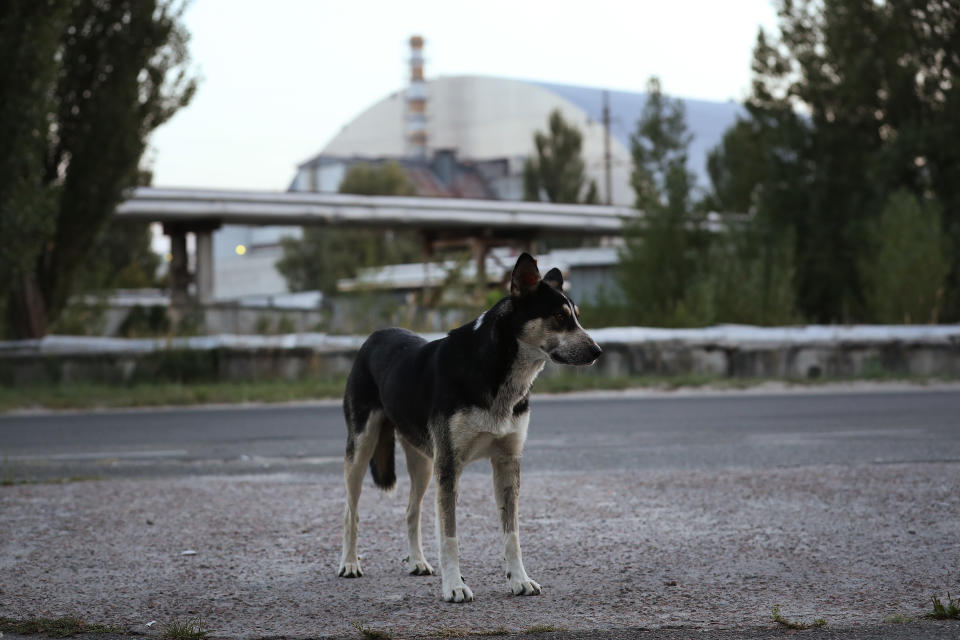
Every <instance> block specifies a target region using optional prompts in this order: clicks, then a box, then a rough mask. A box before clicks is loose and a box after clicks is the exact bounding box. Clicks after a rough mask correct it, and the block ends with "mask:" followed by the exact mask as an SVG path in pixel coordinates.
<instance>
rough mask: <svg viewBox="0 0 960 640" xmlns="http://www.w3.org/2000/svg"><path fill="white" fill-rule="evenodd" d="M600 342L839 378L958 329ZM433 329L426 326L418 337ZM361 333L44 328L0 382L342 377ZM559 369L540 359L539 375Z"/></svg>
mask: <svg viewBox="0 0 960 640" xmlns="http://www.w3.org/2000/svg"><path fill="white" fill-rule="evenodd" d="M591 333H592V334H593V335H594V337H595V338H596V339H597V342H599V343H600V345H601V346H602V347H603V348H604V355H603V356H602V357H601V358H600V360H599V361H598V363H597V365H596V366H594V367H590V368H586V369H581V370H580V371H581V373H582V375H596V376H610V377H614V376H627V375H634V376H640V375H656V376H680V375H691V374H693V375H710V376H719V377H730V378H779V379H811V378H848V377H860V376H872V375H881V374H895V375H903V376H947V377H950V376H960V326H958V325H938V326H875V325H870V326H850V327H834V326H808V327H747V326H740V325H724V326H718V327H709V328H706V329H650V328H642V327H628V328H610V329H597V330H594V331H591ZM441 335H442V334H431V335H426V336H424V337H426V338H427V339H435V338H438V337H441ZM363 340H364V338H363V337H362V336H331V335H327V334H317V333H301V334H290V335H282V336H249V335H244V336H240V335H217V336H198V337H191V338H172V339H119V338H98V337H77V336H47V337H45V338H43V339H40V340H23V341H10V342H0V384H3V385H5V386H14V387H15V386H18V385H26V384H50V383H59V382H115V383H121V382H123V383H130V382H138V381H182V382H187V383H189V382H194V381H210V380H230V381H240V380H258V379H270V378H283V379H291V380H292V379H301V378H306V377H311V376H319V377H324V376H335V375H343V374H345V373H346V372H348V371H349V370H350V366H351V364H352V362H353V358H354V356H355V354H356V352H357V350H358V349H359V348H360V345H361V344H362V343H363ZM560 370H561V367H557V366H554V365H549V366H548V367H547V371H546V372H545V375H556V374H557V373H558V371H560Z"/></svg>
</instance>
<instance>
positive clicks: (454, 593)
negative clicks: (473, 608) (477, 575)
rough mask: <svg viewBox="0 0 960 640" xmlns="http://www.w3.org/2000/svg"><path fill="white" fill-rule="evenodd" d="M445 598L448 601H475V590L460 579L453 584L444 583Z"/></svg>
mask: <svg viewBox="0 0 960 640" xmlns="http://www.w3.org/2000/svg"><path fill="white" fill-rule="evenodd" d="M443 599H444V600H446V601H447V602H473V591H471V590H470V587H468V586H467V585H466V583H465V582H464V581H463V579H460V580H458V581H456V582H454V583H453V584H450V585H447V584H444V585H443Z"/></svg>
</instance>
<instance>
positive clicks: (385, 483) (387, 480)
mask: <svg viewBox="0 0 960 640" xmlns="http://www.w3.org/2000/svg"><path fill="white" fill-rule="evenodd" d="M395 440H396V436H395V435H394V427H393V423H392V422H390V421H389V420H386V419H384V420H383V422H382V423H380V435H379V436H378V437H377V445H376V448H374V450H373V457H372V458H370V473H371V475H373V484H375V485H377V487H378V488H380V489H383V490H384V491H392V490H393V488H394V487H396V486H397V471H396V468H395V466H394V449H395Z"/></svg>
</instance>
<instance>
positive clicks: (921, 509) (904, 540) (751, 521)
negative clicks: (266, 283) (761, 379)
mask: <svg viewBox="0 0 960 640" xmlns="http://www.w3.org/2000/svg"><path fill="white" fill-rule="evenodd" d="M399 475H400V482H399V487H398V489H397V491H396V492H394V493H392V494H383V493H380V492H378V491H376V490H375V489H373V487H372V485H371V484H370V481H369V479H368V480H367V483H366V485H365V488H364V493H363V496H362V498H361V506H360V517H361V520H360V552H361V555H362V560H361V563H362V566H363V570H364V577H363V578H361V579H355V580H346V579H342V578H337V577H336V569H337V563H338V560H339V553H340V535H341V527H342V512H343V485H342V479H341V478H340V476H339V474H338V473H337V472H336V469H335V465H326V466H325V467H324V468H322V469H318V471H317V472H316V473H311V474H303V475H291V474H277V475H262V476H235V477H222V476H221V477H192V478H182V479H145V480H105V481H93V482H75V483H71V484H66V485H48V484H34V485H17V486H7V487H0V575H2V580H0V616H8V617H18V616H23V615H38V616H49V617H55V616H61V615H79V616H82V617H83V618H85V619H87V620H89V621H93V622H99V623H107V624H114V625H118V626H121V627H123V628H127V629H130V630H131V631H140V632H146V631H148V628H147V627H146V626H145V624H146V623H148V622H150V621H158V624H163V623H165V622H168V621H171V620H174V619H181V620H182V619H185V618H188V617H192V616H197V615H202V616H203V617H204V619H205V620H206V622H207V624H208V626H209V627H210V628H211V629H212V630H213V633H214V635H215V636H221V637H239V638H259V637H265V636H284V637H293V638H306V637H322V636H343V635H351V636H353V637H359V636H358V633H357V631H356V629H355V624H357V623H360V624H362V625H364V626H365V627H366V628H369V629H375V630H382V631H386V632H389V633H392V634H394V635H396V636H399V637H408V636H412V635H431V634H436V633H437V632H441V631H449V630H453V629H458V630H463V631H472V632H480V631H491V630H496V629H501V628H505V629H507V630H510V631H522V630H525V629H529V628H530V627H532V626H534V625H551V626H554V627H561V628H566V629H570V630H589V629H607V630H610V629H617V628H627V627H646V628H652V629H656V628H665V627H672V626H682V627H684V628H689V629H703V630H712V629H720V628H728V629H729V628H731V627H734V628H737V627H743V628H747V627H758V626H759V627H762V626H765V625H766V626H771V627H772V626H774V625H773V623H772V622H771V613H772V610H773V607H774V606H775V605H779V607H780V611H781V613H782V614H783V615H784V616H785V617H787V618H790V619H792V620H801V621H805V622H811V621H813V620H814V619H816V618H823V619H824V620H825V621H826V623H827V628H831V627H845V628H849V627H857V626H860V625H878V624H880V623H881V622H882V621H883V619H884V618H886V617H887V616H891V615H895V614H902V615H906V616H917V615H921V614H923V613H924V612H926V611H929V610H930V597H931V596H933V595H940V596H941V597H944V596H946V593H947V592H948V591H950V592H951V593H953V594H958V593H960V571H958V567H960V535H958V532H960V490H958V487H960V478H958V466H957V465H956V464H943V463H931V464H890V465H882V464H876V465H867V466H859V467H841V466H814V467H796V468H786V469H775V470H736V469H734V470H726V471H722V472H710V473H708V472H691V471H682V470H674V471H660V472H644V471H635V472H618V473H613V474H602V473H595V472H592V473H556V474H554V473H546V472H540V473H530V474H527V475H526V476H525V477H524V480H523V486H522V489H521V506H520V509H521V542H522V544H523V551H524V560H525V563H526V567H527V571H528V573H529V574H530V575H531V577H533V578H534V579H535V580H537V581H539V582H540V584H541V585H543V595H541V596H536V597H515V596H511V595H510V594H509V589H508V588H507V585H506V580H505V579H504V577H503V572H502V569H501V542H500V535H499V533H498V521H497V516H496V511H495V507H494V503H493V498H492V495H491V481H490V477H489V474H488V473H484V472H483V467H480V466H477V467H471V469H468V472H467V473H466V474H465V475H464V477H463V479H462V483H461V494H460V500H459V505H458V521H459V525H458V530H459V534H460V548H461V567H462V570H463V573H464V576H465V578H466V581H467V584H468V585H470V587H471V588H472V589H473V591H474V593H475V594H476V598H477V599H476V601H475V602H473V603H470V604H461V605H455V604H447V603H444V602H442V601H441V600H440V579H439V577H437V576H433V577H414V576H409V575H407V572H406V570H405V565H404V564H403V563H402V562H401V559H402V558H403V556H404V555H406V542H405V535H406V534H405V527H404V509H405V505H406V495H407V489H408V486H409V485H408V481H407V479H406V477H405V476H404V474H403V473H401V474H399ZM432 499H433V491H432V489H431V491H430V492H429V493H428V495H427V498H426V504H432ZM424 534H425V548H426V550H427V556H428V559H429V560H430V561H431V562H432V563H433V564H434V567H435V568H436V567H437V566H438V563H437V562H436V553H435V545H434V541H433V514H432V508H427V509H425V522H424ZM187 550H193V551H195V552H196V553H195V554H189V555H184V554H183V552H184V551H187ZM156 627H157V625H155V626H154V629H155V628H156Z"/></svg>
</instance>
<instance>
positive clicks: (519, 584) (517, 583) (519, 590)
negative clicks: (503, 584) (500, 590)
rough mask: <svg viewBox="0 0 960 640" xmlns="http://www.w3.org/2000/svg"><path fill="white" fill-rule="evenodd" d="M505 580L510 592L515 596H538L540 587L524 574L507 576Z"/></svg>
mask: <svg viewBox="0 0 960 640" xmlns="http://www.w3.org/2000/svg"><path fill="white" fill-rule="evenodd" d="M507 580H508V581H509V582H510V591H511V592H513V595H515V596H538V595H540V591H541V588H540V585H539V584H538V583H537V581H536V580H533V579H532V578H530V576H528V575H527V574H526V573H522V574H520V575H511V574H509V573H508V574H507Z"/></svg>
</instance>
